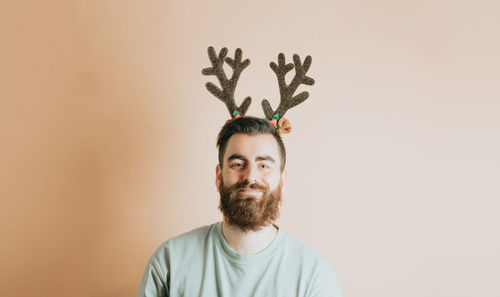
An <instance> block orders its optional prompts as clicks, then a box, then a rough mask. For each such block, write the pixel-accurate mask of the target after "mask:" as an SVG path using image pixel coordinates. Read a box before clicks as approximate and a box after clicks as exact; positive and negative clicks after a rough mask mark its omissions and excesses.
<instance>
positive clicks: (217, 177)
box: [215, 164, 222, 190]
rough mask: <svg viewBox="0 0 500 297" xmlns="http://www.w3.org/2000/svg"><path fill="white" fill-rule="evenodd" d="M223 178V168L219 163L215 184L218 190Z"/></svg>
mask: <svg viewBox="0 0 500 297" xmlns="http://www.w3.org/2000/svg"><path fill="white" fill-rule="evenodd" d="M221 178H222V169H221V168H220V166H219V164H217V166H215V186H216V187H217V190H218V189H219V187H220V182H221Z"/></svg>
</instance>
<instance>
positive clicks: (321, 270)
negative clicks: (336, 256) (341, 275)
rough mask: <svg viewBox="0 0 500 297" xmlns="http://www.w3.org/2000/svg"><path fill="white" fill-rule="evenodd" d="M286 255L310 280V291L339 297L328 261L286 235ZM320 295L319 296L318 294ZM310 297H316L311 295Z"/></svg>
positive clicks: (335, 280) (314, 250) (307, 246)
mask: <svg viewBox="0 0 500 297" xmlns="http://www.w3.org/2000/svg"><path fill="white" fill-rule="evenodd" d="M286 236H287V247H286V250H287V254H288V257H289V258H290V260H292V259H293V261H295V263H296V264H297V265H299V266H300V269H301V271H302V272H305V273H306V275H308V277H309V278H310V279H309V281H310V284H311V288H312V289H311V290H312V291H313V292H314V291H318V290H319V291H318V292H334V293H333V294H330V293H329V294H326V295H325V296H340V289H339V285H338V278H337V275H336V273H335V271H334V270H333V267H332V265H331V264H330V261H329V260H328V259H327V258H325V257H324V256H323V255H322V254H320V253H319V252H318V251H317V250H316V249H314V248H313V247H311V246H309V245H307V244H305V243H303V242H302V241H299V240H298V239H296V238H294V237H292V236H291V235H289V234H287V235H286ZM319 295H321V294H319ZM312 296H317V295H316V294H313V295H312Z"/></svg>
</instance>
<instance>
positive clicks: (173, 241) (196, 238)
mask: <svg viewBox="0 0 500 297" xmlns="http://www.w3.org/2000/svg"><path fill="white" fill-rule="evenodd" d="M218 224H220V223H214V224H211V225H206V226H202V227H199V228H196V229H193V230H191V231H189V232H186V233H183V234H180V235H177V236H174V237H172V238H170V239H168V240H166V241H164V242H163V243H162V244H160V246H159V247H158V248H157V249H156V251H155V252H154V253H153V255H152V256H151V259H152V260H153V261H154V259H157V260H159V261H160V262H161V263H165V262H168V259H169V258H170V255H171V254H178V253H187V252H189V251H191V250H193V249H194V250H200V249H202V248H203V246H204V245H205V244H207V241H208V240H209V238H210V236H212V234H213V233H214V232H213V231H214V228H217V225H218Z"/></svg>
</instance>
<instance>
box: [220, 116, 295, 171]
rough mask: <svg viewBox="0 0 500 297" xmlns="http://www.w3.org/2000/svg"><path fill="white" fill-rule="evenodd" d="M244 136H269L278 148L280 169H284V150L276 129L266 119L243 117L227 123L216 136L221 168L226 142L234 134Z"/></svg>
mask: <svg viewBox="0 0 500 297" xmlns="http://www.w3.org/2000/svg"><path fill="white" fill-rule="evenodd" d="M238 133H240V134H246V135H250V136H252V135H261V134H271V135H272V136H273V137H274V139H276V142H277V144H278V147H279V151H280V157H281V164H280V169H281V171H283V170H284V169H285V163H286V150H285V144H284V143H283V140H281V136H280V135H279V134H278V131H277V130H276V128H275V127H274V126H273V125H272V124H271V123H269V121H268V120H267V119H259V118H256V117H250V116H244V117H239V118H237V119H234V120H230V121H228V122H227V123H226V124H225V125H224V126H223V127H222V129H221V130H220V132H219V135H218V136H217V148H218V149H219V166H220V167H221V168H222V165H223V162H224V153H225V152H226V147H227V142H228V141H229V138H231V136H233V135H234V134H238Z"/></svg>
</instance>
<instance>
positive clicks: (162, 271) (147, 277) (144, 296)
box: [137, 252, 169, 297]
mask: <svg viewBox="0 0 500 297" xmlns="http://www.w3.org/2000/svg"><path fill="white" fill-rule="evenodd" d="M162 258H163V256H162V255H161V254H160V253H158V252H157V253H155V254H154V255H153V256H152V257H151V259H150V260H149V262H148V265H147V266H146V270H145V271H144V275H143V277H142V280H141V284H140V286H139V291H138V292H137V297H168V296H169V293H168V283H167V274H168V268H167V267H166V265H165V262H164V261H165V259H162ZM162 263H163V264H162Z"/></svg>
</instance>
